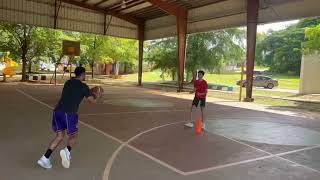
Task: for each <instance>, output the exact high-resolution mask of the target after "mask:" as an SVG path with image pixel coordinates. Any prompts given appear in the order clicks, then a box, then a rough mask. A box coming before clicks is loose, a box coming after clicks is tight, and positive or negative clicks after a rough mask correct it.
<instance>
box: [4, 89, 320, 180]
mask: <svg viewBox="0 0 320 180" xmlns="http://www.w3.org/2000/svg"><path fill="white" fill-rule="evenodd" d="M104 88H105V95H104V99H103V101H101V102H99V103H98V104H88V103H86V102H84V103H83V104H82V105H81V108H80V112H79V114H80V121H81V122H80V125H79V127H80V134H79V142H78V145H77V146H76V147H75V148H74V150H73V151H72V165H71V168H70V169H63V168H62V166H61V165H60V160H59V156H58V153H57V152H55V153H54V154H53V156H52V161H53V168H52V169H51V170H43V169H41V168H39V167H38V166H37V165H36V161H37V159H38V158H39V157H40V156H41V155H42V153H43V152H44V151H45V149H46V146H47V144H48V142H49V141H50V140H51V139H52V138H53V137H54V134H53V133H52V131H51V125H50V124H51V113H52V107H53V106H54V105H55V104H56V102H57V100H58V98H59V96H60V92H61V86H57V87H54V86H42V85H41V86H40V85H32V86H30V85H15V86H9V85H1V86H0V99H1V103H0V113H1V116H0V117H1V118H0V124H1V125H0V144H1V148H0V159H1V161H0V169H1V173H0V179H1V180H22V179H23V180H36V179H41V180H53V179H68V180H72V179H75V180H102V179H103V180H125V179H130V180H149V179H155V180H164V179H166V180H182V179H183V180H212V179H215V180H267V179H268V180H269V179H270V180H277V179H279V180H302V179H305V180H319V179H320V119H317V118H314V119H308V118H301V117H293V116H285V115H279V114H275V113H269V112H261V111H254V110H249V109H242V108H235V107H231V106H223V105H218V104H214V103H207V106H206V112H207V115H206V119H207V127H208V128H207V129H208V130H207V131H206V132H204V133H203V134H202V135H201V136H197V135H196V133H195V130H194V129H188V128H185V127H184V125H183V124H184V123H185V122H186V121H187V120H188V119H189V107H190V103H191V101H190V100H186V99H179V98H173V97H168V96H166V95H164V94H161V92H157V93H154V92H155V91H151V90H148V89H143V88H137V87H117V86H105V87H104ZM196 118H197V115H195V116H194V119H196ZM60 148H63V146H60Z"/></svg>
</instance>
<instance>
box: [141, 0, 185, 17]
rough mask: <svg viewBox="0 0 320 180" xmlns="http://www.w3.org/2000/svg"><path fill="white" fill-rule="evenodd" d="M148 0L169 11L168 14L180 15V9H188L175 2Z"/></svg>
mask: <svg viewBox="0 0 320 180" xmlns="http://www.w3.org/2000/svg"><path fill="white" fill-rule="evenodd" d="M146 1H147V2H149V3H151V4H152V5H153V6H156V7H158V8H159V9H161V10H163V11H165V12H167V13H168V14H171V15H174V16H179V9H183V10H185V11H186V9H185V8H184V7H181V6H178V5H175V4H173V3H168V2H165V1H162V0H146Z"/></svg>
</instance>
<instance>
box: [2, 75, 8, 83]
mask: <svg viewBox="0 0 320 180" xmlns="http://www.w3.org/2000/svg"><path fill="white" fill-rule="evenodd" d="M6 81H7V76H6V75H5V74H3V80H2V82H6Z"/></svg>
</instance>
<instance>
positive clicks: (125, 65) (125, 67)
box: [123, 63, 128, 74]
mask: <svg viewBox="0 0 320 180" xmlns="http://www.w3.org/2000/svg"><path fill="white" fill-rule="evenodd" d="M123 71H124V74H127V71H128V65H127V63H124V70H123Z"/></svg>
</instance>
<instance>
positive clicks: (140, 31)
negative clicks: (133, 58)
mask: <svg viewBox="0 0 320 180" xmlns="http://www.w3.org/2000/svg"><path fill="white" fill-rule="evenodd" d="M138 39H139V71H138V86H141V85H142V68H143V42H144V23H143V24H141V25H139V26H138Z"/></svg>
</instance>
